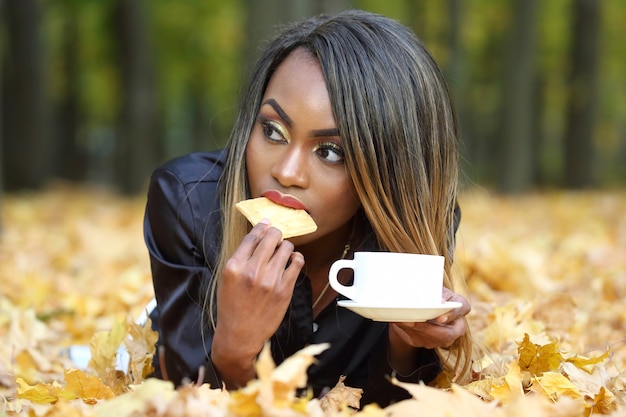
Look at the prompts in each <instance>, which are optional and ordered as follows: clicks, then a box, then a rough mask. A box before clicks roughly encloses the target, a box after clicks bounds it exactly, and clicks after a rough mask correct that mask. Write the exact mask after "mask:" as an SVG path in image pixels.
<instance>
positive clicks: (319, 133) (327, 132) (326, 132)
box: [262, 98, 339, 137]
mask: <svg viewBox="0 0 626 417" xmlns="http://www.w3.org/2000/svg"><path fill="white" fill-rule="evenodd" d="M266 104H267V105H269V106H271V107H272V108H273V109H274V111H275V112H276V113H278V115H279V116H280V117H281V119H283V120H284V121H285V123H286V124H287V126H288V127H292V125H293V120H291V117H289V115H288V114H287V113H286V112H285V110H284V109H283V108H282V107H280V104H278V103H277V102H276V100H274V99H273V98H268V99H267V100H265V101H264V102H263V103H262V105H266ZM312 134H313V136H315V137H329V136H339V130H338V129H337V128H335V127H333V128H330V129H319V130H314V131H313V132H312Z"/></svg>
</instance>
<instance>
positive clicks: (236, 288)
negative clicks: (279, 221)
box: [145, 11, 470, 406]
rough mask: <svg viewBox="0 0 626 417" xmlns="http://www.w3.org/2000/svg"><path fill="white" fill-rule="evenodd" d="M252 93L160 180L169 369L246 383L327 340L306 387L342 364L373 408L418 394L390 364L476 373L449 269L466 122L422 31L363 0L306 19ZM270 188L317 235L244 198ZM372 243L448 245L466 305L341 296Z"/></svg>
mask: <svg viewBox="0 0 626 417" xmlns="http://www.w3.org/2000/svg"><path fill="white" fill-rule="evenodd" d="M244 93H245V94H244V96H243V99H242V105H241V109H240V112H239V115H238V117H237V119H236V122H235V125H234V128H233V130H232V133H231V136H230V139H229V142H228V144H227V146H226V149H225V150H223V151H217V152H210V153H209V152H207V153H194V154H190V155H186V156H183V157H180V158H178V159H175V160H173V161H171V162H169V163H167V164H165V165H164V166H162V167H160V168H159V169H157V170H156V171H155V173H154V174H153V176H152V179H151V184H150V189H149V193H148V202H147V208H146V217H145V239H146V244H147V247H148V250H149V253H150V259H151V266H152V274H153V281H154V289H155V293H156V299H157V304H158V307H157V309H156V310H155V313H154V314H153V320H154V324H155V327H156V328H158V330H159V332H160V341H159V344H160V345H161V346H163V349H162V350H163V352H164V361H163V365H164V366H163V367H157V371H156V373H157V375H160V376H161V377H167V378H169V379H171V380H173V381H175V382H176V383H180V382H181V381H182V380H184V379H185V378H189V379H190V380H195V379H196V378H197V377H198V372H199V369H200V368H201V367H204V369H205V370H206V372H205V374H204V375H205V376H204V378H205V381H206V382H210V383H211V385H212V386H215V387H220V386H222V385H225V386H226V387H227V388H229V389H236V388H238V387H242V386H244V385H245V384H246V383H247V382H248V381H249V380H251V379H253V378H254V377H255V373H254V363H255V360H256V357H257V355H258V354H259V352H260V351H261V349H262V348H263V346H264V344H265V343H266V342H268V341H269V342H270V345H271V350H272V355H273V357H274V359H275V361H276V362H278V363H280V362H281V361H283V360H284V359H285V358H287V357H289V356H290V355H292V354H293V353H295V352H296V351H298V350H299V349H301V348H303V347H304V346H306V345H308V344H313V343H322V342H328V343H330V348H329V349H328V350H326V351H324V352H323V353H322V354H320V355H319V356H318V357H317V362H316V363H315V364H314V365H312V366H311V368H310V369H309V371H308V378H309V379H308V380H309V385H310V386H311V387H312V389H313V390H314V392H315V394H316V395H319V394H320V393H323V392H324V390H325V389H327V388H329V387H332V386H334V385H335V384H336V382H337V381H338V380H339V377H340V376H341V375H345V376H346V377H347V378H346V380H345V382H344V383H345V384H346V385H348V386H352V387H361V388H363V390H364V393H363V398H362V404H365V403H368V402H377V403H378V404H379V405H381V406H385V405H387V404H389V403H390V402H393V401H396V400H400V399H403V398H406V397H407V393H406V392H405V391H404V390H403V389H401V388H398V387H396V386H393V385H392V384H391V383H390V382H389V379H388V378H389V376H391V375H395V376H396V377H397V378H398V379H400V380H404V381H409V382H418V381H424V382H426V383H428V382H431V381H432V380H433V379H434V378H435V377H436V376H437V375H438V374H439V373H440V372H441V371H442V370H443V369H446V368H447V370H448V372H450V373H451V375H452V377H456V378H462V377H463V376H464V375H466V372H467V370H468V368H469V359H470V338H469V332H468V329H467V324H466V319H465V316H466V315H467V313H468V312H469V311H470V306H469V303H468V301H467V300H466V299H465V298H464V297H463V296H461V295H459V294H457V292H455V291H459V288H460V285H462V282H460V281H459V279H458V278H457V277H456V276H455V275H454V274H452V273H451V264H452V254H453V252H454V234H455V231H456V228H457V226H458V221H459V211H458V208H457V206H456V193H457V177H458V172H457V170H458V166H457V159H458V148H457V128H456V120H455V115H454V112H453V107H452V104H451V102H450V98H449V95H448V91H447V87H446V84H445V82H444V79H443V77H442V75H441V72H440V70H439V69H438V67H437V65H436V64H435V62H434V61H433V59H432V57H431V56H430V54H429V53H428V51H427V50H426V49H425V47H424V46H423V45H422V43H421V42H420V41H419V40H418V39H417V38H416V37H415V35H414V34H413V33H412V32H411V31H410V30H408V29H407V28H406V27H404V26H402V25H400V24H399V23H397V22H396V21H394V20H391V19H388V18H386V17H383V16H380V15H376V14H371V13H367V12H363V11H345V12H341V13H338V14H336V15H332V16H318V17H314V18H310V19H307V20H304V21H301V22H298V23H296V24H293V25H291V26H289V27H287V28H285V29H284V30H283V31H282V32H280V33H279V34H278V35H277V36H276V37H275V38H274V39H273V40H272V41H271V42H270V43H269V44H268V46H267V48H266V50H265V52H264V53H263V55H262V56H261V58H260V59H259V61H258V63H257V65H256V67H255V69H254V71H253V73H252V76H251V78H250V80H249V82H248V84H247V86H246V89H245V90H244ZM264 195H267V196H272V198H274V199H277V200H281V201H283V203H285V202H288V201H289V202H290V204H297V205H300V206H302V207H304V208H306V210H307V211H308V212H309V214H311V216H312V217H313V218H314V220H315V222H316V223H317V225H318V229H317V231H315V232H314V233H311V234H308V235H304V236H299V237H294V238H291V239H288V240H283V239H282V236H281V232H280V231H279V230H278V229H276V228H273V227H272V225H271V224H270V223H269V221H263V222H261V223H259V224H257V225H256V226H254V227H251V226H250V225H249V223H248V222H247V220H246V219H245V217H244V216H243V215H241V214H240V213H239V212H238V211H237V210H236V209H235V203H237V202H239V201H241V200H244V199H248V198H255V197H260V196H264ZM365 250H367V251H393V252H408V253H426V254H439V255H444V256H445V259H446V261H445V277H444V284H445V287H446V288H445V289H444V293H443V299H444V300H445V301H460V302H461V303H462V307H459V308H457V309H454V310H451V311H449V312H447V313H445V314H443V315H441V316H440V317H437V318H436V319H434V320H431V321H428V322H419V323H383V322H376V321H372V320H369V319H366V318H364V317H361V316H359V315H357V314H356V313H354V312H352V311H350V310H348V309H345V308H342V307H338V306H337V304H336V301H337V298H338V294H337V293H336V292H334V291H333V290H332V288H329V287H328V285H327V284H328V271H329V268H330V265H331V264H332V263H333V262H334V261H336V260H337V259H340V258H342V257H351V256H352V254H353V253H354V252H355V251H365ZM417 272H418V271H416V279H419V278H418V277H417ZM380 279H382V280H384V279H386V278H385V277H384V276H381V277H380Z"/></svg>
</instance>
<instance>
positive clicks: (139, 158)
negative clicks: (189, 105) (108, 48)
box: [115, 0, 162, 194]
mask: <svg viewBox="0 0 626 417" xmlns="http://www.w3.org/2000/svg"><path fill="white" fill-rule="evenodd" d="M145 4H146V3H145V2H144V1H143V0H118V2H117V9H116V11H117V15H116V23H117V35H118V36H117V45H118V51H119V66H120V70H121V90H120V91H121V97H122V103H121V111H120V125H119V130H118V135H117V141H116V145H117V146H116V162H117V164H116V175H115V178H116V184H117V187H118V188H119V189H120V190H121V191H122V192H124V193H127V194H135V193H137V192H140V191H141V190H142V189H143V188H144V186H145V185H146V184H147V181H148V177H149V175H150V173H151V172H152V171H153V170H154V168H156V166H157V164H158V163H159V162H161V158H160V157H161V155H162V143H161V141H160V138H161V136H160V132H159V128H158V127H159V125H158V105H157V97H156V82H155V78H156V77H155V68H154V64H153V57H152V49H151V45H150V40H149V31H148V27H147V22H146V10H145Z"/></svg>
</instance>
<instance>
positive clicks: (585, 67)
mask: <svg viewBox="0 0 626 417" xmlns="http://www.w3.org/2000/svg"><path fill="white" fill-rule="evenodd" d="M572 5H573V21H572V32H571V33H572V44H571V54H570V57H571V58H570V59H571V64H570V69H571V73H570V78H569V86H570V94H569V98H568V104H567V116H566V127H565V138H564V144H565V185H566V186H567V187H569V188H585V187H590V186H592V185H593V184H594V178H593V130H594V125H595V112H596V111H595V110H596V105H597V84H598V56H599V52H598V50H599V28H600V1H598V0H575V1H574V2H573V4H572Z"/></svg>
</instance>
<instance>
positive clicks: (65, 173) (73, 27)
mask: <svg viewBox="0 0 626 417" xmlns="http://www.w3.org/2000/svg"><path fill="white" fill-rule="evenodd" d="M64 6H65V7H64V11H65V21H64V22H63V46H62V54H63V55H62V57H63V72H64V74H63V78H64V80H65V88H64V91H63V95H62V98H61V102H60V104H59V106H58V110H57V123H56V125H57V128H56V134H57V140H56V143H57V144H58V145H57V148H56V153H55V161H56V167H55V171H56V173H57V175H58V176H59V177H61V178H64V179H67V180H70V181H82V180H84V179H85V173H86V170H87V155H86V154H85V152H84V150H83V148H82V147H81V145H80V141H79V137H78V135H79V132H80V125H81V112H80V89H79V88H80V84H79V76H80V69H79V63H78V39H79V33H78V16H77V11H76V7H77V6H76V3H74V2H68V3H66V4H65V5H64Z"/></svg>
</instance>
